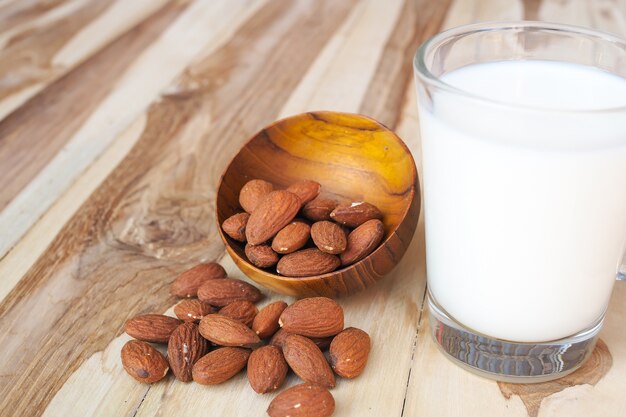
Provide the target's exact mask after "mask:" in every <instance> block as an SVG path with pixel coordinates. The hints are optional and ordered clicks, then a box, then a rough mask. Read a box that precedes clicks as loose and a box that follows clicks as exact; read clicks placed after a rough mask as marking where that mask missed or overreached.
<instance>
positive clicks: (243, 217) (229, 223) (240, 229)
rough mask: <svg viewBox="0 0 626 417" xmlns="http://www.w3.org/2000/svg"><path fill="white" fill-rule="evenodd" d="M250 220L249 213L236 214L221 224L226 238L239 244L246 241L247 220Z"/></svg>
mask: <svg viewBox="0 0 626 417" xmlns="http://www.w3.org/2000/svg"><path fill="white" fill-rule="evenodd" d="M249 218H250V214H249V213H237V214H234V215H232V216H230V217H229V218H227V219H226V220H224V222H223V223H222V230H224V233H226V234H227V235H228V236H230V237H232V238H233V239H235V240H238V241H240V242H245V241H246V225H247V224H248V219H249Z"/></svg>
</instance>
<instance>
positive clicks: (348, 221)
mask: <svg viewBox="0 0 626 417" xmlns="http://www.w3.org/2000/svg"><path fill="white" fill-rule="evenodd" d="M330 217H331V218H332V219H333V220H334V221H336V222H337V223H340V224H343V225H346V226H348V227H357V226H360V225H362V224H363V223H365V222H366V221H368V220H371V219H379V220H380V219H382V218H383V214H382V213H381V212H380V210H378V207H376V206H375V205H373V204H370V203H366V202H364V201H357V202H354V203H350V204H340V205H338V206H337V207H336V208H335V209H334V210H333V212H332V213H330Z"/></svg>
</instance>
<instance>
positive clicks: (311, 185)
mask: <svg viewBox="0 0 626 417" xmlns="http://www.w3.org/2000/svg"><path fill="white" fill-rule="evenodd" d="M321 188H322V186H321V185H320V183H319V182H315V181H311V180H303V181H298V182H296V183H293V184H291V185H290V186H289V187H287V191H289V192H291V193H294V194H295V195H297V196H298V198H300V203H301V204H302V205H303V206H304V205H305V204H306V203H308V202H309V201H311V200H313V199H315V197H317V196H318V194H319V193H320V189H321Z"/></svg>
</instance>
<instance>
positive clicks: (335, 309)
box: [279, 297, 343, 337]
mask: <svg viewBox="0 0 626 417" xmlns="http://www.w3.org/2000/svg"><path fill="white" fill-rule="evenodd" d="M279 323H280V326H281V327H282V328H283V329H285V330H286V331H288V332H290V333H294V334H299V335H302V336H308V337H328V336H334V335H336V334H337V333H339V332H340V331H342V330H343V309H342V308H341V306H340V305H339V304H337V302H336V301H334V300H331V299H330V298H326V297H311V298H304V299H302V300H298V301H296V302H295V303H293V304H292V305H290V306H289V307H287V308H286V309H285V311H283V314H281V315H280V320H279Z"/></svg>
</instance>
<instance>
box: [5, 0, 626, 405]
mask: <svg viewBox="0 0 626 417" xmlns="http://www.w3.org/2000/svg"><path fill="white" fill-rule="evenodd" d="M131 3H132V5H131ZM535 13H536V14H537V18H538V19H544V20H552V21H562V22H567V23H574V24H583V25H589V26H592V27H597V28H600V29H605V30H609V31H613V32H616V33H620V34H626V3H624V1H614V2H609V1H598V2H586V1H583V0H543V1H533V0H530V1H527V2H522V1H521V0H514V1H511V0H453V1H441V2H427V1H426V0H418V1H417V2H415V1H413V0H388V1H382V0H372V1H366V2H365V1H356V0H355V1H352V0H348V1H345V0H342V1H340V2H337V1H320V2H317V1H315V2H314V1H308V0H298V1H273V0H272V1H254V0H237V1H226V0H215V1H213V0H211V1H206V0H195V1H194V0H188V1H178V0H172V1H167V3H166V0H160V1H145V2H143V3H140V2H139V1H137V2H135V1H133V2H127V1H125V0H118V1H115V2H113V3H110V2H103V1H100V0H65V1H57V0H5V1H4V2H2V3H0V55H1V54H5V55H3V56H8V57H12V58H11V60H13V61H14V62H15V65H16V66H14V67H12V66H11V62H9V61H6V63H5V62H4V61H3V62H2V64H0V68H3V70H2V71H4V72H1V71H0V75H2V77H4V78H2V77H0V80H2V81H4V82H7V80H8V78H7V77H9V78H10V77H11V76H12V75H13V74H16V75H18V74H19V77H17V78H15V80H16V81H11V80H9V81H11V82H14V84H11V82H8V83H6V84H2V86H0V92H1V91H5V95H4V96H3V97H4V99H0V117H1V118H3V119H4V120H2V121H0V132H2V134H0V174H2V178H3V179H2V180H0V181H2V182H1V184H2V185H3V187H2V189H1V191H0V206H1V207H2V208H3V209H0V233H1V234H0V276H1V277H2V278H1V279H0V300H2V301H0V353H1V354H2V358H3V360H2V361H1V362H0V415H14V416H26V415H27V416H39V415H47V416H58V415H69V416H71V415H76V416H111V415H128V416H133V415H138V416H153V415H175V414H179V413H180V410H185V415H187V416H195V415H198V416H200V415H206V413H207V411H209V412H210V413H215V414H218V415H229V416H230V415H232V416H234V415H241V416H247V415H257V414H258V415H260V414H262V412H263V410H264V409H265V408H266V407H267V404H268V403H269V402H270V401H271V399H272V398H273V395H268V396H257V395H256V394H254V393H253V392H252V390H251V389H250V387H249V386H248V383H247V381H246V379H245V377H244V376H243V375H239V376H237V377H235V378H234V379H233V380H232V381H230V382H229V383H227V384H224V385H221V386H216V387H212V388H211V389H207V388H206V387H200V386H197V385H196V384H182V383H179V382H177V381H175V380H173V379H172V378H169V379H167V380H164V381H162V382H160V383H157V384H155V385H153V386H150V387H148V386H144V385H141V384H138V383H136V381H134V380H132V379H131V378H128V377H127V375H125V374H124V371H123V370H122V368H121V364H120V362H119V356H118V355H119V350H120V349H121V346H122V345H123V344H124V343H125V341H126V340H128V336H126V335H124V334H122V324H123V323H124V321H125V320H126V318H128V317H130V316H132V315H134V314H135V313H147V312H159V313H160V312H163V311H166V310H167V311H168V314H170V315H171V314H172V312H171V307H172V306H173V305H174V303H175V300H174V299H172V298H171V297H170V296H169V295H168V292H167V285H168V283H169V282H170V281H171V280H172V279H173V278H174V276H175V274H176V273H177V272H179V271H181V270H183V269H184V268H186V267H188V266H190V265H192V264H193V263H195V262H198V261H201V260H209V259H219V260H221V262H222V263H223V264H224V265H225V266H226V268H227V270H228V272H229V274H231V275H232V276H234V277H238V278H242V279H245V278H244V277H243V274H242V273H241V272H240V271H239V270H238V269H237V267H236V266H235V265H234V263H233V262H232V261H231V260H230V258H229V257H228V256H227V255H225V254H224V247H223V246H222V244H221V243H220V241H219V238H218V235H217V230H216V226H215V218H214V204H215V200H214V198H215V197H214V196H215V191H216V187H217V184H218V180H219V175H220V174H221V173H222V171H223V170H224V168H225V167H226V165H227V164H228V161H230V159H231V158H232V157H233V156H234V155H235V154H236V152H237V151H238V149H239V146H240V145H241V144H243V143H244V142H245V141H246V140H247V139H248V138H249V137H250V135H252V134H253V133H255V132H256V131H258V130H259V129H260V128H261V127H263V126H265V125H267V124H269V123H271V122H273V121H274V120H276V119H278V118H281V117H284V116H288V115H292V114H296V113H301V112H306V111H312V110H323V109H328V110H341V111H348V112H363V113H366V114H367V115H369V116H373V117H375V118H378V119H380V121H382V122H384V123H385V124H387V125H388V126H390V127H392V128H393V129H394V130H395V131H396V132H397V133H398V134H399V135H400V137H402V138H403V139H404V140H405V142H406V143H407V146H408V147H409V149H411V151H412V153H413V155H414V157H415V160H416V165H417V167H418V170H419V167H420V163H421V162H420V158H419V155H420V144H419V135H418V129H419V120H418V119H417V114H416V109H415V92H414V91H413V85H412V83H411V82H410V79H411V60H412V55H413V51H412V49H413V48H414V47H415V46H416V44H417V43H419V42H420V41H421V40H423V39H424V38H425V37H427V36H429V35H430V34H432V33H434V32H436V31H438V30H439V29H441V28H442V27H444V28H445V27H450V26H453V25H458V24H463V23H469V22H473V21H484V20H494V19H511V18H513V19H515V18H521V17H523V16H525V15H526V16H527V17H532V16H533V15H534V14H535ZM77 16H82V19H83V21H82V22H79V21H77V20H76V19H77ZM63 19H66V20H63ZM59 21H64V22H67V23H68V26H67V27H65V28H62V27H56V25H55V22H59ZM42 28H48V31H47V32H46V33H47V34H48V35H49V36H50V37H53V36H54V39H46V38H45V36H43V35H41V29H42ZM11 45H13V46H11ZM17 45H19V46H20V47H19V48H18V46H17ZM28 49H32V51H33V53H34V54H35V55H33V56H34V59H33V61H31V62H30V63H31V65H32V68H33V71H32V72H31V73H29V68H31V67H29V66H28V65H26V62H27V59H26V57H27V55H28V54H27V53H26V52H25V51H27V50H28ZM52 50H54V51H55V52H51V51H52ZM105 58H108V60H107V59H105ZM116 60H119V62H115V61H116ZM3 65H4V66H3ZM18 69H19V71H18ZM176 77H177V78H176ZM98 82H101V85H98ZM3 88H5V89H6V90H2V89H3ZM11 89H13V90H11ZM92 90H93V91H92ZM10 91H11V92H10ZM55 106H58V108H57V107H55ZM61 110H65V112H63V111H61ZM5 116H6V117H5ZM75 118H76V120H74V119H75ZM18 138H19V140H17V139H18ZM48 141H49V142H48ZM17 167H19V169H17ZM20 170H21V171H20ZM22 171H23V172H22ZM423 239H424V237H423V224H422V223H421V222H420V223H419V224H418V229H417V234H416V236H415V238H414V239H413V240H412V242H411V245H410V246H409V248H408V252H407V253H408V254H409V255H407V256H405V257H404V258H403V259H402V261H401V262H400V263H399V265H398V267H397V268H396V269H395V270H394V271H393V272H392V273H391V274H390V275H389V276H388V277H386V278H385V280H382V281H381V282H380V283H379V284H377V285H376V286H375V287H373V288H369V289H367V290H365V291H363V292H361V293H359V294H357V295H355V296H351V297H349V298H347V299H344V300H342V301H341V303H342V306H343V307H344V309H345V311H346V323H347V324H348V325H352V326H356V327H360V328H363V329H365V330H367V331H368V332H369V333H370V334H371V335H372V344H373V348H372V352H371V355H370V361H369V365H368V367H367V368H366V370H365V372H364V374H363V375H362V376H360V377H359V378H357V379H355V380H354V381H343V380H340V381H339V383H338V386H337V388H335V389H334V390H333V395H334V396H335V399H336V401H337V410H336V413H335V415H337V416H348V415H371V416H379V415H389V416H403V415H404V416H433V415H445V416H473V415H475V416H481V417H489V416H501V415H504V414H506V415H507V416H513V417H515V416H520V417H521V416H527V415H528V409H527V406H526V405H525V403H524V402H523V399H522V398H523V397H524V396H525V397H526V398H531V397H532V398H534V399H536V398H539V397H537V395H539V393H540V392H541V390H537V391H532V390H530V391H528V392H521V391H516V390H517V388H514V387H507V388H506V390H508V391H506V392H507V395H509V393H510V394H512V395H510V397H509V398H508V399H507V398H505V396H504V395H503V394H502V392H501V389H500V387H498V384H497V383H495V382H493V381H488V380H484V379H480V378H478V377H475V376H473V375H471V374H469V373H467V372H465V371H463V370H461V369H459V368H458V367H456V366H454V365H452V364H450V363H448V362H447V360H446V359H445V357H443V356H442V355H441V354H439V353H438V352H437V350H436V347H435V346H434V344H433V343H432V341H431V340H430V337H429V334H428V331H426V329H427V326H428V312H427V311H422V307H423V300H424V290H425V285H426V280H425V263H424V240H423ZM3 248H4V250H2V249H3ZM11 248H12V249H11ZM9 249H11V250H10V251H8V250H9ZM267 295H268V299H267V300H266V301H265V302H267V303H269V302H272V301H274V300H277V299H285V300H287V301H288V302H291V301H292V300H291V299H290V298H284V297H279V296H277V295H275V294H270V293H269V292H267ZM262 305H263V304H261V306H262ZM625 317H626V286H625V285H623V284H622V283H619V284H618V285H617V286H616V289H615V291H614V294H613V298H612V301H611V304H610V307H609V311H608V315H607V319H606V323H605V327H604V329H603V330H602V334H601V336H602V339H603V340H604V341H605V342H606V346H607V347H608V349H609V351H610V353H611V354H612V357H613V363H612V366H611V367H610V368H609V369H608V370H607V371H606V373H605V374H604V376H603V377H601V378H599V377H598V376H597V375H599V374H597V375H596V376H595V377H593V378H591V379H587V378H585V379H584V380H580V381H578V380H577V381H575V382H576V383H575V384H574V385H573V386H568V387H566V388H565V389H563V390H561V391H558V392H554V393H552V394H551V395H549V396H546V397H545V398H543V399H542V400H541V401H540V407H539V409H538V416H540V417H546V416H562V415H568V416H587V415H594V417H595V416H606V417H609V416H611V417H615V416H620V415H624V412H623V410H625V409H626V400H625V399H624V396H623V390H624V389H625V388H626V385H625V382H624V378H623V375H624V374H625V373H626V336H625V334H624V332H623V328H624V320H625ZM602 363H603V364H606V363H608V362H606V361H604V362H602ZM581 382H582V383H581ZM295 383H297V379H296V378H294V377H293V376H292V377H290V378H288V381H287V386H289V385H293V384H295ZM527 389H529V388H527ZM515 392H519V393H521V394H522V397H520V396H519V395H517V394H516V393H515ZM529 401H530V400H529ZM533 401H534V402H533V403H532V404H535V403H536V402H537V401H536V400H533ZM533 407H534V405H533ZM257 410H258V413H257Z"/></svg>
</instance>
